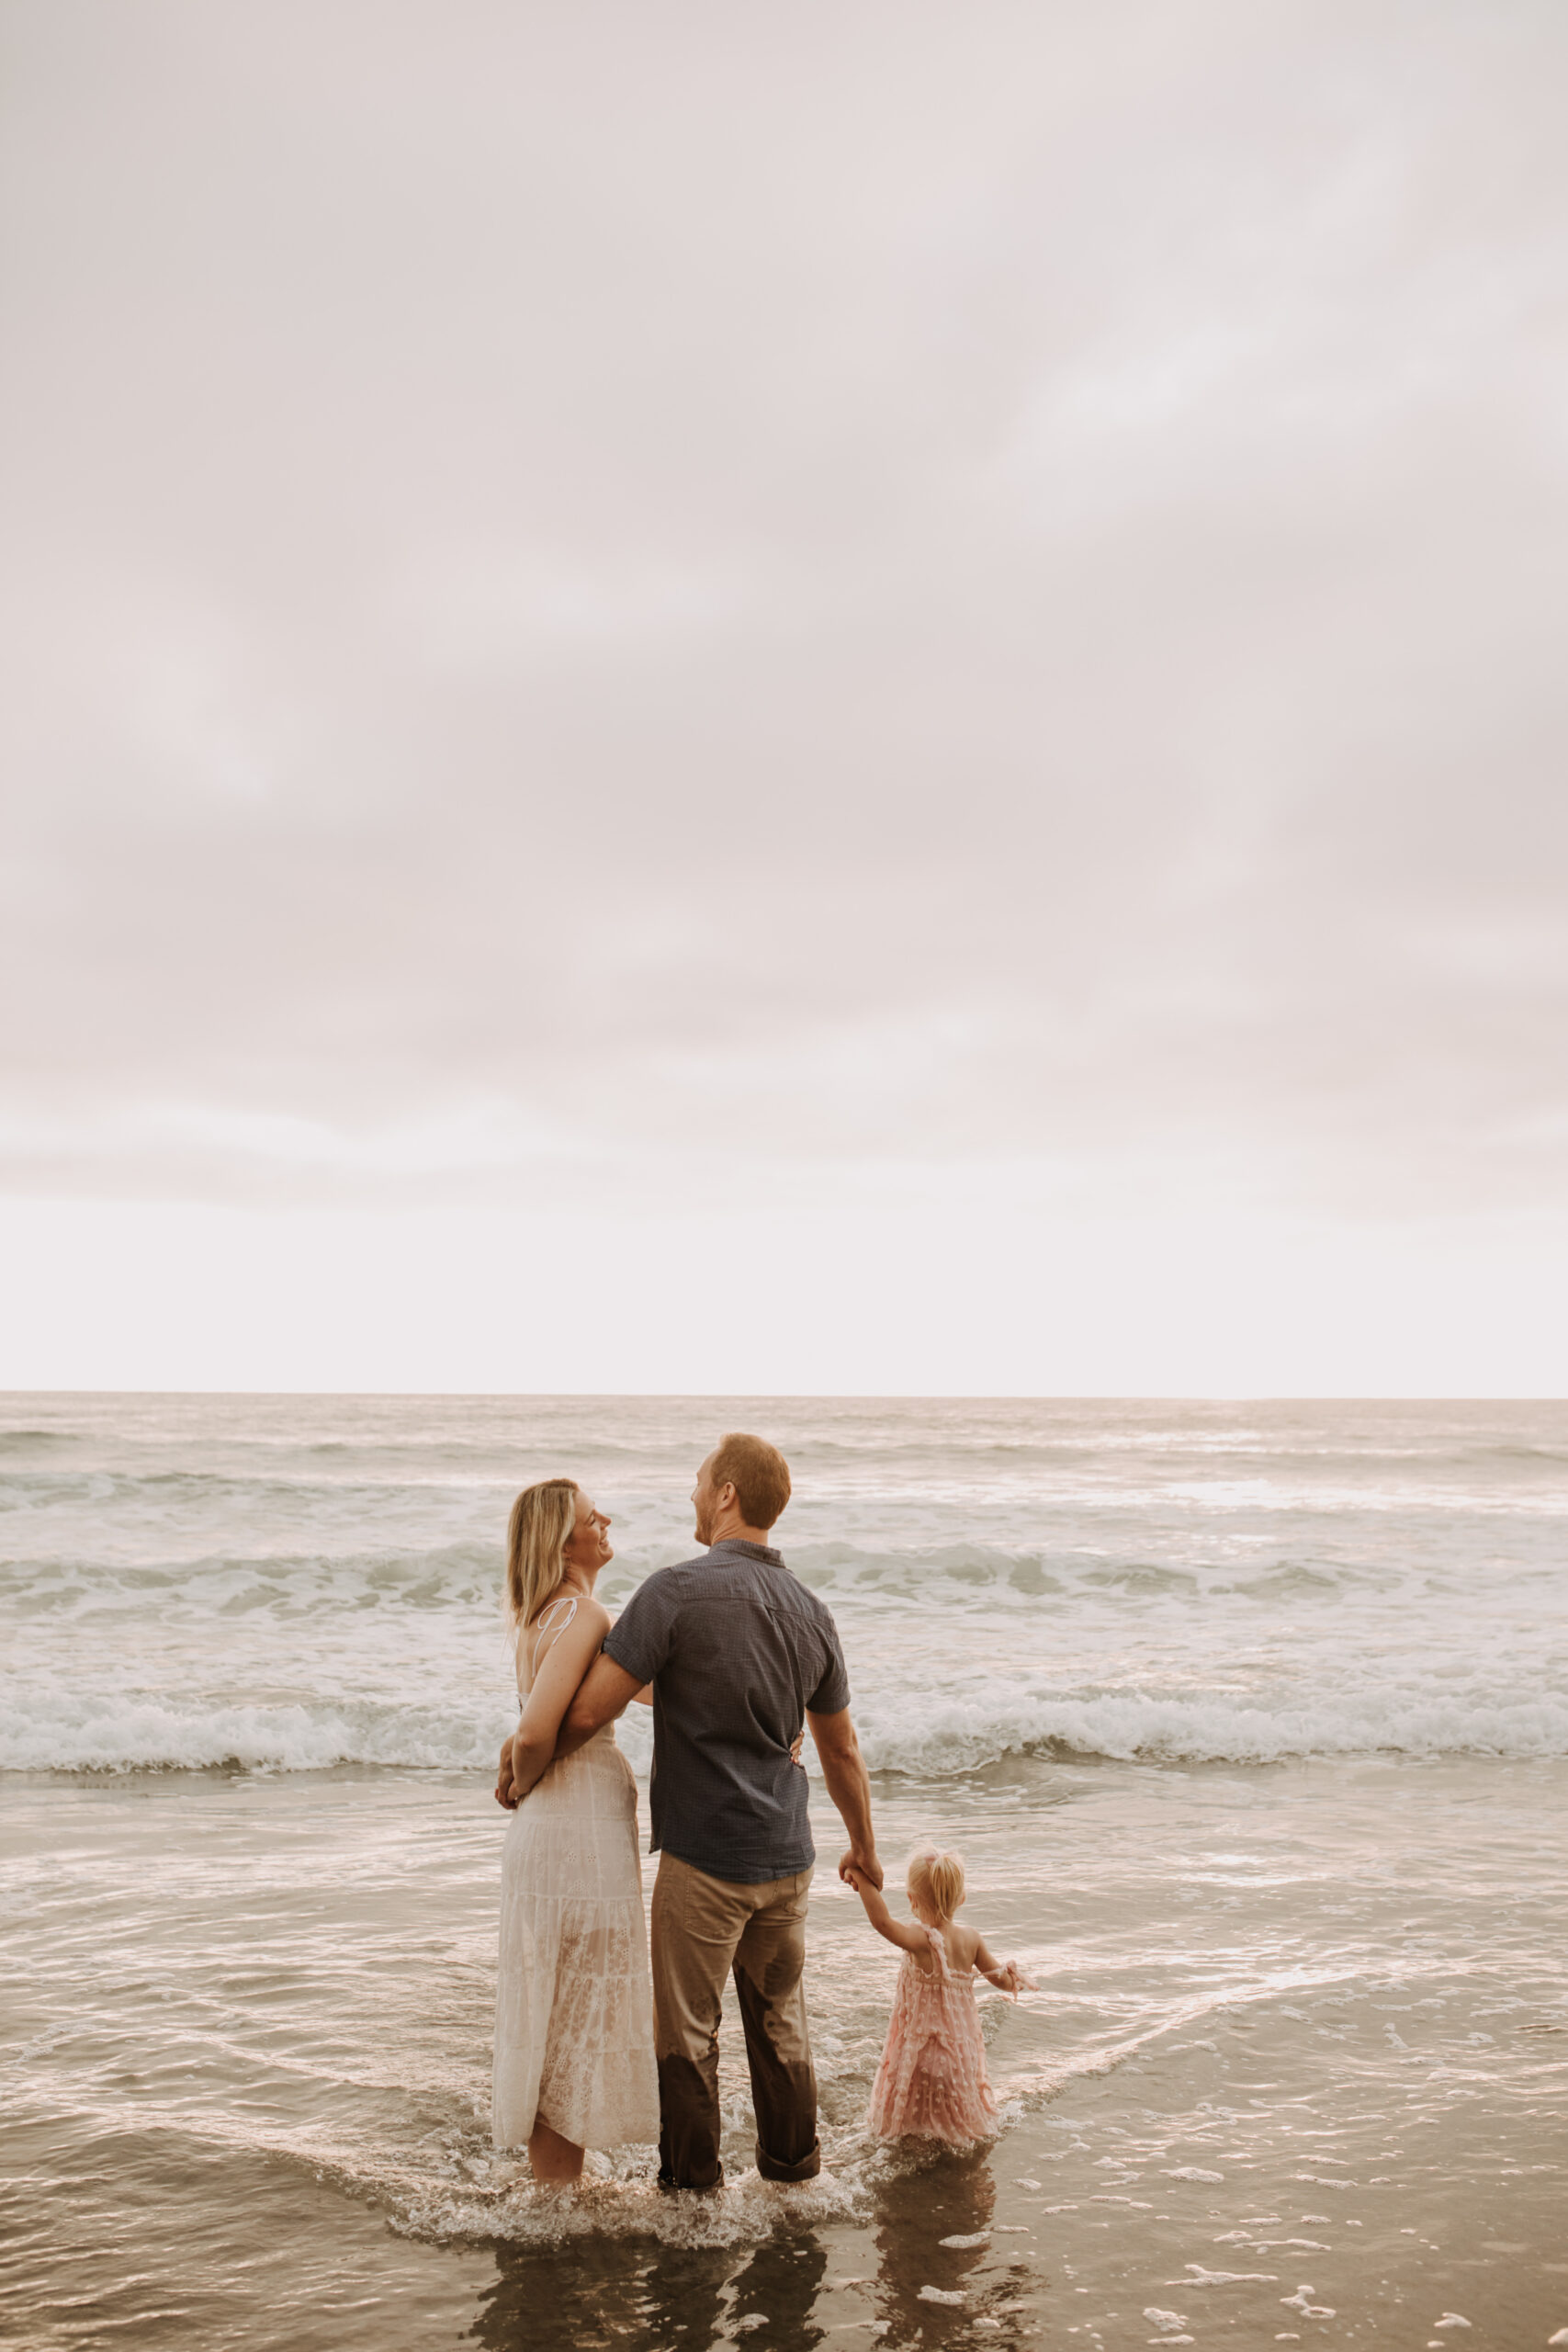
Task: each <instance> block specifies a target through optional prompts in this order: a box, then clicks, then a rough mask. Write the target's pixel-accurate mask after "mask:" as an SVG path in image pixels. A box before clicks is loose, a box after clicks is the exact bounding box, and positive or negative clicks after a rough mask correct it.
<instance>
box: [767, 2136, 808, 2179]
mask: <svg viewBox="0 0 1568 2352" xmlns="http://www.w3.org/2000/svg"><path fill="white" fill-rule="evenodd" d="M821 2169H822V2143H821V2141H820V2140H814V2141H813V2142H812V2143H811V2145H810V2147H809V2148H808V2149H807V2152H806V2154H805V2155H803V2156H802V2158H801V2159H800V2162H799V2163H798V2164H797V2165H782V2164H780V2162H779V2160H778V2158H777V2156H770V2155H769V2154H768V2152H767V2150H766V2148H764V2147H763V2145H762V2143H761V2140H759V2141H758V2143H757V2170H758V2171H759V2172H760V2173H761V2176H762V2178H763V2179H764V2180H815V2179H816V2177H817V2176H818V2173H819V2172H820V2171H821Z"/></svg>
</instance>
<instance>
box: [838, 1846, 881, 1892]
mask: <svg viewBox="0 0 1568 2352" xmlns="http://www.w3.org/2000/svg"><path fill="white" fill-rule="evenodd" d="M839 1876H840V1878H841V1879H842V1880H843V1882H844V1884H845V1885H846V1886H852V1887H853V1888H854V1891H855V1893H856V1894H859V1893H860V1892H861V1889H862V1887H863V1886H869V1887H870V1888H871V1890H872V1892H873V1894H881V1892H882V1864H881V1863H880V1862H879V1861H878V1860H877V1859H876V1856H875V1855H874V1854H861V1853H857V1852H856V1850H855V1849H854V1848H853V1847H851V1848H850V1850H849V1852H848V1853H847V1854H846V1855H845V1856H844V1858H843V1860H841V1861H840V1864H839Z"/></svg>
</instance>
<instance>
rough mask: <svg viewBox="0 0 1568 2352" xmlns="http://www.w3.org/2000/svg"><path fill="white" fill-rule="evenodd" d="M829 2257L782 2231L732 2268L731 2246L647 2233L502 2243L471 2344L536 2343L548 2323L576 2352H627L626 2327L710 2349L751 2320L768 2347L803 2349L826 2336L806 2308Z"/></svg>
mask: <svg viewBox="0 0 1568 2352" xmlns="http://www.w3.org/2000/svg"><path fill="white" fill-rule="evenodd" d="M827 2259H828V2257H827V2254H826V2251H825V2250H824V2248H823V2247H822V2246H821V2245H820V2244H819V2243H818V2240H817V2239H816V2238H815V2237H814V2236H812V2237H804V2238H802V2237H795V2236H792V2235H783V2234H781V2235H779V2236H777V2237H772V2238H769V2239H767V2240H765V2241H764V2242H763V2244H761V2245H758V2246H755V2247H753V2248H752V2249H751V2250H750V2252H749V2253H748V2254H747V2255H746V2256H744V2257H742V2258H740V2259H739V2264H738V2260H737V2255H736V2250H735V2248H734V2247H733V2246H657V2245H649V2242H648V2240H647V2239H642V2240H638V2241H630V2242H627V2241H623V2242H621V2243H617V2242H616V2241H615V2240H614V2239H590V2240H588V2241H586V2242H584V2241H582V2240H581V2239H580V2240H577V2241H575V2242H574V2243H573V2244H571V2245H569V2246H562V2247H559V2248H554V2249H550V2250H548V2251H544V2250H535V2249H527V2250H525V2249H522V2248H516V2247H511V2246H498V2247H497V2248H496V2278H495V2283H494V2285H493V2286H492V2287H491V2288H490V2289H489V2290H488V2291H487V2292H486V2294H485V2296H484V2298H483V2301H482V2304H481V2308H480V2311H479V2317H478V2319H477V2320H476V2322H475V2324H474V2328H473V2331H472V2338H471V2340H472V2341H473V2342H475V2343H477V2344H479V2345H482V2346H485V2347H487V2352H522V2347H524V2346H530V2347H531V2346H535V2345H536V2344H537V2343H538V2342H539V2340H540V2331H541V2327H542V2326H543V2325H544V2324H546V2323H547V2324H548V2328H549V2333H550V2336H551V2338H552V2340H553V2341H555V2342H557V2343H559V2344H563V2345H566V2344H570V2346H573V2348H574V2352H624V2346H625V2342H626V2337H627V2336H628V2335H629V2336H631V2337H633V2338H634V2340H636V2341H637V2342H640V2343H648V2342H650V2341H651V2342H653V2343H660V2342H662V2341H665V2340H675V2341H679V2342H680V2343H681V2344H682V2346H685V2347H688V2352H706V2347H707V2346H709V2345H712V2344H715V2343H718V2342H722V2341H724V2340H726V2339H727V2338H728V2337H731V2336H739V2337H741V2338H742V2339H744V2337H745V2336H746V2335H750V2333H751V2331H752V2329H753V2328H756V2329H757V2333H758V2335H759V2340H761V2341H765V2342H766V2344H767V2345H768V2346H769V2347H770V2352H809V2347H812V2346H816V2345H818V2344H819V2343H820V2342H821V2340H822V2335H823V2330H822V2329H821V2328H820V2327H819V2326H817V2325H815V2324H813V2323H812V2319H811V2314H812V2311H813V2309H814V2307H815V2305H816V2301H817V2298H818V2291H819V2290H820V2288H821V2285H822V2278H823V2273H824V2270H825V2269H826V2267H827ZM759 2321H761V2322H765V2323H766V2335H765V2337H763V2336H762V2333H761V2328H759V2327H758V2322H759ZM748 2323H750V2325H749V2324H748Z"/></svg>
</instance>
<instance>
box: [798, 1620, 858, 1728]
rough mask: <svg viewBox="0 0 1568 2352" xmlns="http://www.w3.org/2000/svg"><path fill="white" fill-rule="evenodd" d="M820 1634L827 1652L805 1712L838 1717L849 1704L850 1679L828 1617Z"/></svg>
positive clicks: (834, 1628) (837, 1632)
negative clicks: (820, 1677) (820, 1674)
mask: <svg viewBox="0 0 1568 2352" xmlns="http://www.w3.org/2000/svg"><path fill="white" fill-rule="evenodd" d="M822 1634H823V1640H822V1646H823V1648H824V1650H825V1651H826V1652H827V1656H826V1658H825V1659H824V1661H823V1667H822V1679H821V1680H820V1681H819V1682H818V1685H817V1688H816V1690H815V1691H813V1692H812V1693H811V1696H810V1698H809V1699H807V1702H806V1705H807V1713H809V1714H813V1715H839V1714H842V1713H843V1711H844V1709H845V1708H846V1707H847V1706H848V1705H849V1703H850V1678H849V1673H848V1670H847V1669H846V1668H845V1665H844V1653H843V1650H842V1648H841V1647H840V1642H839V1629H838V1627H837V1626H836V1625H835V1624H834V1623H833V1621H832V1619H831V1618H830V1617H829V1620H828V1623H827V1624H826V1625H825V1626H824V1627H823V1629H822Z"/></svg>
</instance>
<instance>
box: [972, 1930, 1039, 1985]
mask: <svg viewBox="0 0 1568 2352" xmlns="http://www.w3.org/2000/svg"><path fill="white" fill-rule="evenodd" d="M974 1964H975V1966H976V1968H977V1969H978V1970H979V1972H980V1973H981V1975H982V1976H984V1977H986V1978H987V1979H988V1980H989V1982H990V1983H991V1984H993V1985H995V1986H996V1988H997V1990H998V1993H1011V1994H1012V1995H1013V1996H1015V1997H1016V1996H1017V1995H1018V1994H1020V1993H1032V1992H1034V1991H1036V1990H1037V1989H1038V1988H1037V1987H1036V1985H1035V1983H1034V1980H1033V1978H1032V1977H1030V1976H1026V1975H1025V1974H1024V1973H1023V1971H1022V1969H1021V1968H1020V1967H1019V1966H1018V1964H1017V1962H1015V1961H1010V1960H1000V1961H998V1960H993V1959H992V1958H991V1955H990V1953H989V1952H988V1951H987V1950H986V1947H985V1943H984V1941H983V1940H982V1939H981V1938H980V1937H979V1936H976V1939H975V1962H974Z"/></svg>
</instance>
